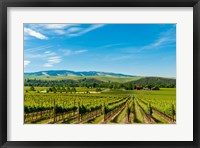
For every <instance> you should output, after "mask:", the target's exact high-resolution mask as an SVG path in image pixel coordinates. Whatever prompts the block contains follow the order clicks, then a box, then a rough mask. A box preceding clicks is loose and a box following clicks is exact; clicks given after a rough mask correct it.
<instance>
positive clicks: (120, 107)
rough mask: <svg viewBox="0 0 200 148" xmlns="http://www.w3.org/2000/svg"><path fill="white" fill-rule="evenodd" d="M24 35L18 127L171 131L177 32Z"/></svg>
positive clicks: (96, 29)
mask: <svg viewBox="0 0 200 148" xmlns="http://www.w3.org/2000/svg"><path fill="white" fill-rule="evenodd" d="M23 31H24V32H23V48H24V49H23V51H24V59H23V62H24V63H22V64H24V65H23V67H24V72H23V73H24V90H23V91H24V102H23V107H22V110H23V113H24V114H23V116H24V117H23V119H24V124H133V125H132V126H134V124H135V125H136V124H176V24H120V23H116V24H114V23H113V24H107V23H91V24H77V23H58V24H55V23H24V24H23ZM185 87H187V86H185ZM66 126H67V125H66Z"/></svg>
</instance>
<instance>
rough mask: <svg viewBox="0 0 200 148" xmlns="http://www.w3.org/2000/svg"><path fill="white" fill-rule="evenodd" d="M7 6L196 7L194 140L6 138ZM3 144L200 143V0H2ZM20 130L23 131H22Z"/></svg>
mask: <svg viewBox="0 0 200 148" xmlns="http://www.w3.org/2000/svg"><path fill="white" fill-rule="evenodd" d="M8 7H193V77H194V78H193V88H194V89H193V96H194V97H193V138H194V139H193V141H117V142H116V141H115V142H114V141H85V142H83V141H65V142H64V141H63V142H58V141H26V142H25V141H7V8H8ZM0 32H1V36H0V146H1V147H2V148H10V147H12V148H21V147H30V148H31V147H77V148H78V147H105V148H106V147H141V148H145V147H166V148H168V147H169V148H175V147H176V148H178V147H184V148H195V147H200V136H199V134H200V128H199V127H200V101H199V99H200V91H199V89H200V87H199V85H200V79H199V76H200V68H199V67H200V2H199V0H1V2H0ZM19 134H20V133H19Z"/></svg>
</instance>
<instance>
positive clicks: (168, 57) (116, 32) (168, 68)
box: [24, 24, 176, 77]
mask: <svg viewBox="0 0 200 148" xmlns="http://www.w3.org/2000/svg"><path fill="white" fill-rule="evenodd" d="M43 70H73V71H103V72H114V73H123V74H131V75H138V76H162V77H176V25H174V24H24V71H25V72H36V71H43Z"/></svg>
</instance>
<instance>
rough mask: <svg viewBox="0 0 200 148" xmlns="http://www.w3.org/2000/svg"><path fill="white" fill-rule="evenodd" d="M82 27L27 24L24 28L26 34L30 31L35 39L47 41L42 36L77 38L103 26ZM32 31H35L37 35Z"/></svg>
mask: <svg viewBox="0 0 200 148" xmlns="http://www.w3.org/2000/svg"><path fill="white" fill-rule="evenodd" d="M79 26H81V27H79ZM82 26H84V25H81V24H28V25H27V27H25V28H26V32H30V31H31V32H32V34H34V36H35V37H36V36H37V37H39V38H40V39H48V38H47V37H46V36H44V35H43V34H48V35H52V34H56V35H65V36H68V37H77V36H81V35H83V34H86V33H88V32H90V31H93V30H95V29H97V28H101V27H103V26H105V24H94V25H89V26H88V25H87V27H86V26H84V27H82ZM27 29H28V30H27ZM34 30H37V33H36V31H34ZM33 31H34V33H33ZM39 32H40V33H39ZM38 33H39V34H38ZM42 33H43V34H42ZM35 34H37V35H35Z"/></svg>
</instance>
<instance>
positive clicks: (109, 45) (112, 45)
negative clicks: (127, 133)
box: [99, 43, 125, 48]
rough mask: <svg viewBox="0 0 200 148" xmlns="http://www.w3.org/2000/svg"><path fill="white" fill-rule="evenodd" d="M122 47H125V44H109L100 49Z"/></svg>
mask: <svg viewBox="0 0 200 148" xmlns="http://www.w3.org/2000/svg"><path fill="white" fill-rule="evenodd" d="M121 45H125V43H116V44H107V45H103V46H100V47H99V48H111V47H116V46H121Z"/></svg>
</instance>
